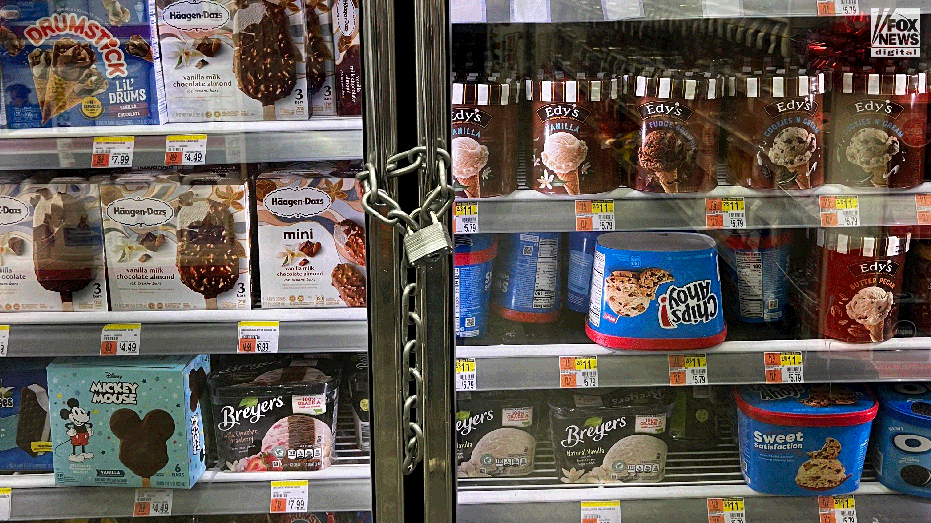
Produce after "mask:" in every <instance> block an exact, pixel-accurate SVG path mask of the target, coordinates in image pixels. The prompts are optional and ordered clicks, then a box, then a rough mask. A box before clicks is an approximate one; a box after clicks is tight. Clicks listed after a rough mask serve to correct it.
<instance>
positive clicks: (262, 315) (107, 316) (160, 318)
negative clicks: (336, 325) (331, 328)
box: [0, 307, 367, 325]
mask: <svg viewBox="0 0 931 523" xmlns="http://www.w3.org/2000/svg"><path fill="white" fill-rule="evenodd" d="M366 318H367V316H366V309H365V308H364V307H344V308H332V309H248V310H213V311H206V310H184V311H100V312H10V313H0V324H2V325H7V324H9V325H14V324H69V323H71V324H86V323H203V322H234V321H235V322H238V321H281V322H293V321H310V322H312V321H366Z"/></svg>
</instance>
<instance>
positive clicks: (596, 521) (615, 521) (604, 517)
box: [581, 500, 621, 523]
mask: <svg viewBox="0 0 931 523" xmlns="http://www.w3.org/2000/svg"><path fill="white" fill-rule="evenodd" d="M581 516H582V518H581V523H621V502H620V500H614V501H583V502H581Z"/></svg>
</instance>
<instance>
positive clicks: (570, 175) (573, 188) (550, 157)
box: [540, 132, 588, 194]
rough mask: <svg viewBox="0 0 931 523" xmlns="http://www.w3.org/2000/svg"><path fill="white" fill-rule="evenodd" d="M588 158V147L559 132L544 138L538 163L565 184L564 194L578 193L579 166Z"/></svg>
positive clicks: (582, 142)
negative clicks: (541, 163)
mask: <svg viewBox="0 0 931 523" xmlns="http://www.w3.org/2000/svg"><path fill="white" fill-rule="evenodd" d="M587 156H588V145H586V144H585V142H584V141H582V140H579V139H578V138H577V137H576V136H575V135H572V134H569V133H565V132H559V133H553V134H551V135H549V136H547V137H546V142H545V143H544V144H543V152H542V153H540V161H541V162H543V165H544V166H546V168H547V169H549V170H550V171H553V173H554V174H555V175H556V177H557V178H559V179H560V180H562V181H563V182H565V188H566V192H567V193H569V194H580V192H579V166H580V165H582V162H584V161H585V158H586V157H587Z"/></svg>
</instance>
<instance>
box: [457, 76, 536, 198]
mask: <svg viewBox="0 0 931 523" xmlns="http://www.w3.org/2000/svg"><path fill="white" fill-rule="evenodd" d="M519 87H520V84H519V83H510V82H506V81H505V82H484V83H479V82H469V83H454V84H453V93H452V105H453V109H452V137H453V141H452V149H451V151H450V154H451V156H452V162H453V177H454V178H455V180H456V196H459V197H465V198H488V197H491V196H500V195H502V194H511V193H512V192H514V191H515V190H517V161H516V158H517V133H515V132H514V129H515V125H516V123H517V119H518V111H519V109H520V107H519V106H518V102H519V95H520V92H519V91H520V89H519Z"/></svg>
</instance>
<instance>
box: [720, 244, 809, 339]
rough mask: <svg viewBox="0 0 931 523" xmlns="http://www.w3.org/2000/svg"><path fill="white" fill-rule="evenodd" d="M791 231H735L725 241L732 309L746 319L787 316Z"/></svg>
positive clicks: (772, 319)
mask: <svg viewBox="0 0 931 523" xmlns="http://www.w3.org/2000/svg"><path fill="white" fill-rule="evenodd" d="M791 242H792V234H791V232H789V231H785V230H783V231H778V232H777V231H775V230H772V231H771V230H768V229H763V230H755V231H753V230H750V231H748V230H743V231H732V232H731V234H730V235H729V236H728V237H727V239H725V240H724V242H723V243H722V245H721V256H722V257H723V259H724V260H723V261H724V268H725V274H726V278H725V279H724V285H725V288H726V290H727V291H728V292H726V293H725V294H726V295H728V296H736V297H737V299H732V300H729V301H728V307H729V310H731V309H732V310H733V312H734V313H735V315H736V316H737V318H738V319H739V320H740V321H742V322H745V323H768V322H775V321H781V320H782V319H784V318H785V312H786V305H787V303H788V280H789V278H788V273H789V247H790V245H791Z"/></svg>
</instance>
